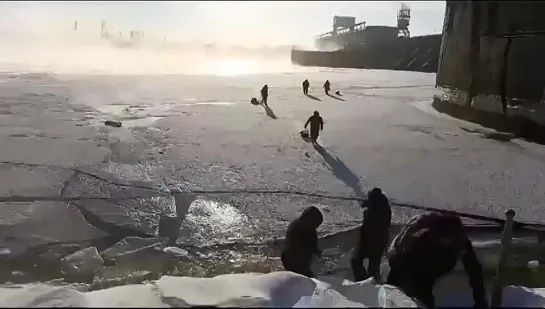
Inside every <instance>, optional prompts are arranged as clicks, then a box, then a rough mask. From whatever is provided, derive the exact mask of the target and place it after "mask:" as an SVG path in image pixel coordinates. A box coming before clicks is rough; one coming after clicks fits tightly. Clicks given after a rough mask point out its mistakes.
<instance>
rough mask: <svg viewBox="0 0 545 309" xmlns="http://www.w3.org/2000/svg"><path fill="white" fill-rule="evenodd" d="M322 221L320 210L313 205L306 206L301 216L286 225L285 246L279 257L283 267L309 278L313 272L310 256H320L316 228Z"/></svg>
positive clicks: (312, 275)
mask: <svg viewBox="0 0 545 309" xmlns="http://www.w3.org/2000/svg"><path fill="white" fill-rule="evenodd" d="M323 221H324V217H323V215H322V213H321V212H320V210H319V209H318V208H316V207H314V206H311V207H308V208H306V209H305V210H304V211H303V213H302V214H301V216H300V217H299V218H297V219H295V220H293V221H292V222H291V223H290V224H289V225H288V230H287V231H286V247H285V248H284V250H283V251H282V255H281V259H282V264H283V265H284V269H285V270H287V271H291V272H294V273H298V274H300V275H303V276H307V277H309V278H313V277H314V274H313V273H312V270H311V269H310V266H311V264H312V257H313V256H318V257H320V256H321V254H322V252H321V251H320V249H318V233H317V232H316V230H317V229H318V227H319V226H320V225H321V224H322V222H323Z"/></svg>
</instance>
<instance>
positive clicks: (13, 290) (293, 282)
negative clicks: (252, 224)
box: [0, 272, 545, 307]
mask: <svg viewBox="0 0 545 309" xmlns="http://www.w3.org/2000/svg"><path fill="white" fill-rule="evenodd" d="M504 295H505V299H504V306H516V307H545V289H534V290H532V289H528V288H524V287H507V288H506V289H505V294H504ZM470 296H471V295H461V296H460V295H453V297H448V298H449V299H450V301H451V302H450V303H449V302H448V301H449V299H445V300H440V301H439V304H441V305H447V306H449V305H450V306H456V305H462V304H463V305H468V306H470V305H471V304H470V302H469V303H468V302H466V303H464V300H470ZM468 297H469V298H468ZM460 300H461V301H460ZM0 306H2V307H52V306H58V307H68V306H74V307H187V306H242V307H247V306H250V307H416V306H417V304H416V303H415V302H414V301H413V300H411V299H410V298H409V297H407V296H406V295H404V294H403V293H402V292H401V291H399V290H398V289H396V288H394V287H391V286H387V285H384V286H382V285H376V284H374V283H373V281H372V279H370V280H366V281H363V282H357V283H351V282H348V281H345V282H344V283H343V284H338V285H332V284H329V283H325V282H322V281H319V280H315V279H309V278H306V277H303V276H300V275H297V274H294V273H290V272H274V273H270V274H257V273H249V274H231V275H222V276H217V277H214V278H192V277H170V276H163V277H162V278H161V279H159V280H158V281H156V282H151V283H146V284H137V285H126V286H119V287H114V288H109V289H105V290H100V291H93V292H86V293H82V292H78V291H76V290H73V289H70V288H64V287H58V286H51V285H46V284H27V285H2V286H0Z"/></svg>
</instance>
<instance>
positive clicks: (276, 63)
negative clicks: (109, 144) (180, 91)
mask: <svg viewBox="0 0 545 309" xmlns="http://www.w3.org/2000/svg"><path fill="white" fill-rule="evenodd" d="M297 70H300V69H298V68H297V67H295V66H293V65H292V64H291V61H290V51H289V48H287V47H284V48H278V49H268V50H263V49H261V50H260V49H255V50H248V49H247V50H226V49H223V50H222V49H219V48H212V47H206V46H177V47H172V46H166V45H165V44H163V45H161V44H159V43H156V44H154V45H152V44H148V45H140V46H133V47H120V46H116V43H115V42H111V41H99V42H68V43H67V42H62V43H60V42H53V41H31V42H25V41H17V42H10V43H9V44H5V45H4V44H3V47H2V49H1V50H0V72H2V71H4V72H5V71H8V72H51V73H57V74H122V75H154V74H161V75H162V74H188V75H218V76H237V75H246V74H262V73H288V72H293V71H297Z"/></svg>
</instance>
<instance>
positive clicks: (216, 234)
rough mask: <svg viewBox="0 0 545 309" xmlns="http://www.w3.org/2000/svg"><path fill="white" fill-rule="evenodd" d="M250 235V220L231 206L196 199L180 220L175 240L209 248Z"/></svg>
mask: <svg viewBox="0 0 545 309" xmlns="http://www.w3.org/2000/svg"><path fill="white" fill-rule="evenodd" d="M253 232H254V228H253V224H252V222H251V220H250V219H249V218H248V217H247V216H246V215H244V214H242V213H241V212H240V211H239V210H238V209H236V208H235V207H233V206H231V205H229V204H226V203H221V202H216V201H211V200H206V199H203V198H198V199H196V200H195V201H194V202H193V203H192V204H191V206H190V207H189V210H188V213H187V215H186V216H185V218H184V220H183V223H182V232H181V237H180V239H179V240H180V241H181V242H183V243H187V242H191V244H193V245H197V246H209V245H213V244H218V243H225V242H232V241H237V240H241V239H244V238H246V237H248V236H250V235H251V234H252V233H253Z"/></svg>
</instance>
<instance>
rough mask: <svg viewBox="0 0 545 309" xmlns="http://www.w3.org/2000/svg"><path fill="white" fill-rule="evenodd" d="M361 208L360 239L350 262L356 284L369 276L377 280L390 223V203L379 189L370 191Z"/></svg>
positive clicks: (387, 239)
mask: <svg viewBox="0 0 545 309" xmlns="http://www.w3.org/2000/svg"><path fill="white" fill-rule="evenodd" d="M361 206H362V207H363V208H364V212H363V222H362V224H361V228H360V238H359V240H358V243H357V245H356V248H355V250H354V253H353V255H352V259H351V260H350V264H351V265H350V266H351V268H352V273H353V275H354V280H355V281H356V282H358V281H362V280H365V279H367V278H368V277H369V276H372V277H374V278H375V279H377V280H378V278H379V275H380V262H381V259H382V256H383V254H384V252H385V251H386V248H387V247H388V241H389V240H390V234H389V229H390V224H391V221H392V210H391V208H390V202H389V201H388V198H387V197H386V196H385V195H384V193H382V190H380V189H379V188H374V189H373V190H371V191H370V192H369V193H368V194H367V198H366V199H365V201H364V202H363V203H362V205H361ZM365 258H368V259H369V266H368V270H367V271H366V270H365V268H364V267H363V260H364V259H365Z"/></svg>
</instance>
